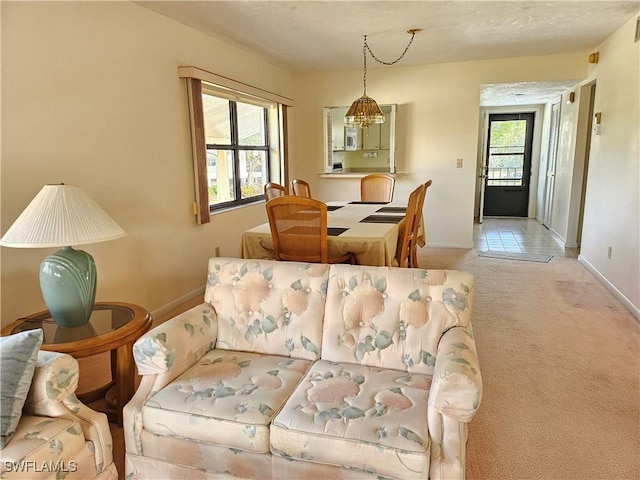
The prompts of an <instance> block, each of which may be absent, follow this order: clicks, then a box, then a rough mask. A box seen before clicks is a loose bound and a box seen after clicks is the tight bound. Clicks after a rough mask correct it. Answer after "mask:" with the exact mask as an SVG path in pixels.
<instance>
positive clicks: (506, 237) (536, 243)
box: [473, 217, 578, 258]
mask: <svg viewBox="0 0 640 480" xmlns="http://www.w3.org/2000/svg"><path fill="white" fill-rule="evenodd" d="M473 248H475V249H477V250H481V251H486V250H497V251H501V252H519V253H543V254H546V255H554V256H556V257H566V258H578V250H577V249H575V248H563V246H562V242H561V240H560V239H559V238H558V237H557V236H556V235H555V234H554V233H553V232H552V231H551V230H549V229H548V228H546V227H545V226H544V225H542V224H541V223H539V222H538V221H537V220H535V219H527V218H516V217H509V218H505V217H485V218H484V220H483V222H482V224H479V223H475V224H474V225H473Z"/></svg>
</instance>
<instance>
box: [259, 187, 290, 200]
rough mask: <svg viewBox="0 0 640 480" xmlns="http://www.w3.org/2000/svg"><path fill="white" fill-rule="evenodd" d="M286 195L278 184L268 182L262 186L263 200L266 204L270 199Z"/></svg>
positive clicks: (285, 191)
mask: <svg viewBox="0 0 640 480" xmlns="http://www.w3.org/2000/svg"><path fill="white" fill-rule="evenodd" d="M286 194H287V189H286V188H284V187H283V186H282V185H280V184H279V183H275V182H269V183H267V184H265V186H264V199H265V200H266V201H267V202H268V201H269V200H271V199H272V198H276V197H282V196H284V195H286Z"/></svg>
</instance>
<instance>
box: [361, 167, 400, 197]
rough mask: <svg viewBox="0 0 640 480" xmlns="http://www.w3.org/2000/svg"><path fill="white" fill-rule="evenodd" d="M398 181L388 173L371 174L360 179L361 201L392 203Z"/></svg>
mask: <svg viewBox="0 0 640 480" xmlns="http://www.w3.org/2000/svg"><path fill="white" fill-rule="evenodd" d="M395 184H396V179H395V177H393V176H392V175H389V174H386V173H371V174H369V175H366V176H364V177H362V178H361V179H360V201H362V202H390V201H392V200H393V190H394V187H395Z"/></svg>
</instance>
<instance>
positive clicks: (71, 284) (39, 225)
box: [0, 184, 126, 328]
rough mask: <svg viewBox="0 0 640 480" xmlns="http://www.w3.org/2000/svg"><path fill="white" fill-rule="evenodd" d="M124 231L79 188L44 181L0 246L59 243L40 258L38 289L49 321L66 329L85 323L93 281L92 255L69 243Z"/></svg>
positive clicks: (93, 240)
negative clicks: (46, 309)
mask: <svg viewBox="0 0 640 480" xmlns="http://www.w3.org/2000/svg"><path fill="white" fill-rule="evenodd" d="M125 235H126V233H125V231H124V230H123V229H122V228H121V227H120V225H118V224H117V223H116V222H115V221H114V220H113V219H112V218H111V217H110V216H109V215H107V213H106V212H105V211H104V210H103V209H102V208H100V206H99V205H98V204H97V203H96V202H94V201H93V200H92V199H91V198H90V197H89V196H88V195H87V194H86V193H84V192H83V191H82V189H80V188H78V187H75V186H73V185H64V184H60V185H45V186H44V187H43V188H42V190H40V193H38V195H36V197H35V198H34V199H33V200H32V201H31V203H30V204H29V205H27V208H25V210H24V212H22V213H21V214H20V216H19V217H18V219H17V220H16V221H15V222H14V223H13V225H11V227H10V228H9V230H7V233H5V234H4V236H3V237H2V238H1V239H0V245H3V246H5V247H14V248H46V247H62V248H61V249H60V250H58V251H57V252H55V253H53V254H51V255H49V256H48V257H46V258H45V259H44V260H43V261H42V264H41V265H40V290H41V291H42V297H43V299H44V303H45V304H46V305H47V308H48V309H49V313H50V314H51V316H52V317H53V319H54V320H55V322H56V323H57V324H58V325H59V326H61V327H65V328H71V327H80V326H82V325H85V324H86V323H87V322H88V321H89V319H90V318H91V313H92V311H93V306H94V302H95V297H96V282H97V273H96V266H95V262H94V260H93V257H92V256H91V255H90V254H88V253H87V252H85V251H83V250H74V249H73V248H72V247H73V246H75V245H86V244H89V243H97V242H105V241H107V240H115V239H116V238H120V237H124V236H125Z"/></svg>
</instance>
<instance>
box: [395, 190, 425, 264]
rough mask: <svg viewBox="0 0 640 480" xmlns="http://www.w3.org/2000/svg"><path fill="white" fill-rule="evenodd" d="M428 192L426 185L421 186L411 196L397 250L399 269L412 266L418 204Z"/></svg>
mask: <svg viewBox="0 0 640 480" xmlns="http://www.w3.org/2000/svg"><path fill="white" fill-rule="evenodd" d="M425 190H426V187H425V186H424V185H419V186H418V187H416V189H415V190H414V191H413V192H411V193H410V194H409V201H408V202H407V213H406V214H405V217H404V222H403V223H402V229H401V230H400V234H399V236H398V246H397V248H396V261H397V262H398V266H399V267H403V268H408V267H410V266H411V264H410V258H409V254H410V252H411V242H412V240H413V238H414V237H415V236H416V234H417V232H416V231H415V230H414V228H415V223H416V222H415V219H416V214H417V211H418V204H419V202H420V199H421V198H424V196H423V192H424V191H425Z"/></svg>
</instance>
